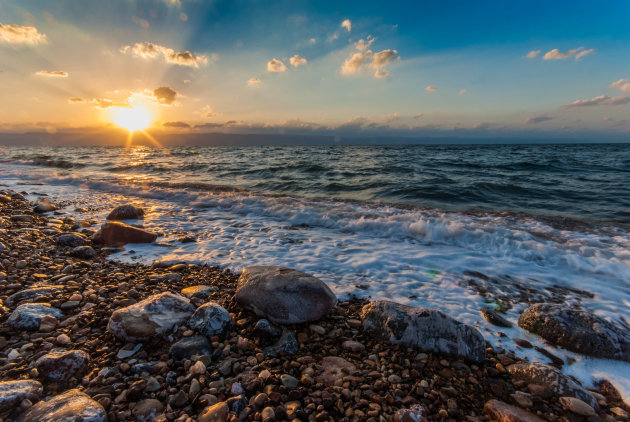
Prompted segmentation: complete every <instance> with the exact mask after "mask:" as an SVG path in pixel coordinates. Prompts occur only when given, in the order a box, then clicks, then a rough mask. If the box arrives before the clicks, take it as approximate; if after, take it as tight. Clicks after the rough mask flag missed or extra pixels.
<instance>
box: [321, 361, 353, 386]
mask: <svg viewBox="0 0 630 422" xmlns="http://www.w3.org/2000/svg"><path fill="white" fill-rule="evenodd" d="M355 370H356V366H354V365H353V364H352V363H350V362H348V361H347V360H345V359H344V358H340V357H338V356H326V357H324V358H323V359H322V361H321V372H320V374H319V375H318V376H317V382H321V383H322V384H326V385H333V384H334V383H335V381H337V380H338V379H341V378H343V377H345V376H347V375H348V374H351V373H353V372H354V371H355Z"/></svg>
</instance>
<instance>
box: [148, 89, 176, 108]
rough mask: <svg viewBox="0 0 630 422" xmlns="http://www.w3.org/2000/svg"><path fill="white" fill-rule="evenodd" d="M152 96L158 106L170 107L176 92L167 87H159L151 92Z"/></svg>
mask: <svg viewBox="0 0 630 422" xmlns="http://www.w3.org/2000/svg"><path fill="white" fill-rule="evenodd" d="M153 95H154V96H155V98H157V100H158V101H159V102H160V104H165V105H171V104H173V103H174V102H175V99H176V98H177V92H176V91H175V90H173V89H171V88H169V87H167V86H161V87H159V88H156V89H155V90H154V91H153Z"/></svg>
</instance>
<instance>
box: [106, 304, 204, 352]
mask: <svg viewBox="0 0 630 422" xmlns="http://www.w3.org/2000/svg"><path fill="white" fill-rule="evenodd" d="M194 311H195V307H194V306H193V305H191V304H190V301H189V300H188V299H186V298H185V297H183V296H180V295H177V294H173V293H160V294H157V295H153V296H150V297H148V298H146V299H144V300H143V301H141V302H138V303H136V304H134V305H131V306H127V307H126V308H122V309H117V310H116V311H114V312H113V313H112V316H111V317H110V318H109V323H108V324H107V330H108V331H109V332H110V333H112V334H113V335H114V336H116V337H118V338H120V339H123V340H126V341H132V342H135V341H143V340H147V339H149V338H151V337H155V336H159V335H164V334H166V333H168V332H169V331H171V330H172V329H173V327H175V326H176V325H179V324H182V323H184V322H185V321H186V320H187V319H188V318H189V317H190V316H191V315H192V314H193V312H194Z"/></svg>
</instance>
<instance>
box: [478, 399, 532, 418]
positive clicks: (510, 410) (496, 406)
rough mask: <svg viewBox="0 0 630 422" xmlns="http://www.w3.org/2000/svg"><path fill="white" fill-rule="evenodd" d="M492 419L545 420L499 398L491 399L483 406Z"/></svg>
mask: <svg viewBox="0 0 630 422" xmlns="http://www.w3.org/2000/svg"><path fill="white" fill-rule="evenodd" d="M483 410H484V412H485V413H486V414H487V415H488V416H490V420H493V421H501V422H544V421H543V419H540V418H539V417H538V416H536V415H534V414H532V413H530V412H528V411H526V410H523V409H519V408H518V407H514V406H511V405H509V404H507V403H504V402H502V401H499V400H490V401H488V402H487V403H486V404H485V406H484V407H483Z"/></svg>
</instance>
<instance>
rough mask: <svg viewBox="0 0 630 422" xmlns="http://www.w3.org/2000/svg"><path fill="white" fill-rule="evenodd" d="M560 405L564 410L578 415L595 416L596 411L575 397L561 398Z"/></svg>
mask: <svg viewBox="0 0 630 422" xmlns="http://www.w3.org/2000/svg"><path fill="white" fill-rule="evenodd" d="M560 404H561V405H562V407H563V408H565V409H567V410H568V411H570V412H573V413H575V414H576V415H581V416H595V409H593V408H592V407H591V406H589V405H588V404H587V403H584V402H583V401H582V400H580V399H576V398H575V397H560Z"/></svg>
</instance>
